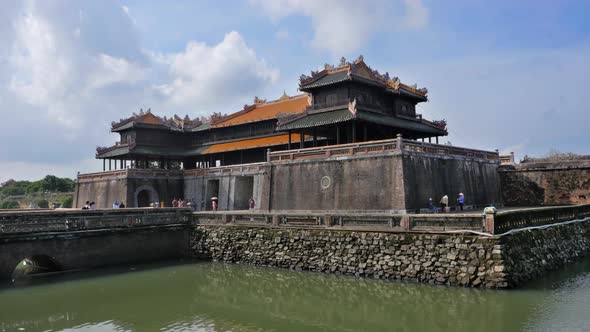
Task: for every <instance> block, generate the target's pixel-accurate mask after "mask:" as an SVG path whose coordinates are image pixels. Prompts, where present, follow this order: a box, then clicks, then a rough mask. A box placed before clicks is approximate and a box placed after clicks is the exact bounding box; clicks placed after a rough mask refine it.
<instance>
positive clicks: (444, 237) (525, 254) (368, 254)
mask: <svg viewBox="0 0 590 332" xmlns="http://www.w3.org/2000/svg"><path fill="white" fill-rule="evenodd" d="M191 251H192V254H193V255H194V256H195V257H199V258H205V259H212V260H214V261H219V262H228V263H239V264H251V265H260V266H271V267H281V268H289V269H295V270H304V271H315V272H325V273H335V274H343V275H351V276H359V277H369V278H376V279H387V280H406V281H413V282H421V283H430V284H443V285H453V286H468V287H482V288H511V287H517V286H520V285H522V284H523V283H525V282H526V281H529V280H532V279H534V278H535V277H538V276H540V275H542V274H543V273H545V272H547V271H551V270H555V269H558V268H559V267H561V266H564V265H565V264H567V263H569V262H571V261H573V260H576V259H577V258H579V257H582V256H585V255H588V254H589V253H590V222H580V223H572V224H568V225H563V226H555V227H549V228H546V229H537V230H532V231H524V232H517V233H514V234H510V235H504V236H499V237H498V236H494V237H489V236H477V235H469V234H465V233H463V234H448V233H447V234H435V233H434V234H433V233H418V232H412V233H393V232H378V231H372V232H371V231H350V230H327V229H300V228H299V229H297V228H291V229H279V228H268V227H251V226H250V227H248V226H227V225H225V226H224V225H199V226H196V227H195V228H194V229H193V231H192V234H191Z"/></svg>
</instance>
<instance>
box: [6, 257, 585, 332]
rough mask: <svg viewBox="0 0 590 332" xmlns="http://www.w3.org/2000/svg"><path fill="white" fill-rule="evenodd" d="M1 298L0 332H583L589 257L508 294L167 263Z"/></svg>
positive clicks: (41, 284)
mask: <svg viewBox="0 0 590 332" xmlns="http://www.w3.org/2000/svg"><path fill="white" fill-rule="evenodd" d="M0 299H1V301H0V331H18V330H21V331H60V330H65V329H67V330H68V331H90V330H91V331H156V330H161V331H187V330H190V331H582V330H584V329H585V328H587V326H589V325H590V318H589V317H588V315H587V312H588V311H589V310H590V258H586V259H583V260H582V261H579V262H577V263H575V264H571V265H569V266H567V267H565V268H562V269H561V270H559V271H556V272H552V273H548V274H547V275H546V276H545V277H543V278H541V279H538V280H537V281H535V282H533V283H529V284H526V285H524V287H523V288H521V289H517V290H507V291H498V290H479V289H468V288H459V287H445V286H430V285H422V284H414V283H402V282H387V281H381V280H372V279H359V278H354V277H344V276H337V275H328V274H320V273H310V272H296V271H290V270H285V269H274V268H261V267H250V266H241V265H226V264H220V263H208V262H182V263H177V262H172V263H170V264H159V265H147V266H125V267H119V268H114V269H108V270H97V271H93V272H78V273H70V274H64V275H58V276H54V277H52V278H50V279H47V278H45V279H44V280H42V281H37V280H36V281H35V282H33V283H32V284H28V285H20V286H12V285H10V284H4V285H2V288H0Z"/></svg>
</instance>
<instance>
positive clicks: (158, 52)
mask: <svg viewBox="0 0 590 332" xmlns="http://www.w3.org/2000/svg"><path fill="white" fill-rule="evenodd" d="M0 2H3V1H2V0H0ZM0 5H2V8H3V9H5V10H2V11H0V42H1V43H2V45H5V47H2V48H0V119H1V121H0V140H1V141H2V142H4V143H3V144H2V145H0V181H4V180H6V179H9V178H15V179H27V178H28V179H36V178H40V177H42V176H43V175H45V174H48V173H50V174H56V175H60V176H69V177H75V174H76V172H77V171H81V172H89V171H97V170H100V167H101V163H100V162H99V161H97V160H95V159H94V151H95V148H96V146H97V145H101V146H104V145H111V144H112V143H113V142H114V141H116V140H117V138H116V137H115V136H114V135H112V134H110V133H109V126H110V122H111V121H114V120H118V119H120V118H124V117H127V116H129V115H130V114H131V113H132V112H134V111H135V112H136V111H138V110H139V108H148V107H150V108H151V109H152V110H153V111H154V112H155V113H156V114H161V115H168V116H169V115H172V114H179V115H184V114H189V115H190V116H192V117H194V116H198V115H206V114H209V113H211V112H214V111H221V112H223V113H231V112H234V111H237V110H239V109H241V107H242V105H244V104H245V103H250V102H251V101H252V99H253V97H254V96H259V97H262V98H267V99H274V98H276V97H278V96H280V95H281V93H282V91H283V90H286V91H287V93H288V94H295V93H297V83H298V78H299V76H300V75H301V74H303V73H308V72H309V71H310V70H312V69H317V68H320V67H322V66H323V64H324V63H336V62H338V60H339V59H340V57H341V56H345V57H346V58H348V59H351V60H352V59H354V58H356V57H357V56H358V55H360V54H362V55H364V57H365V61H366V62H367V63H368V64H369V65H371V66H372V67H373V68H375V69H378V70H380V71H381V72H385V71H387V72H389V73H390V74H391V75H392V76H399V77H400V78H401V80H402V81H403V82H405V83H408V84H413V83H417V84H418V85H419V86H420V87H427V88H428V89H429V99H430V100H429V102H427V103H423V104H421V105H420V106H419V108H418V112H421V113H423V114H424V116H425V117H427V118H430V119H441V118H445V119H446V120H447V122H448V124H449V128H450V135H449V137H448V138H446V139H443V142H446V141H450V142H452V144H453V145H460V146H467V147H473V148H481V149H496V148H497V149H500V150H501V151H503V152H509V151H515V152H516V153H517V158H522V157H523V156H524V155H525V154H528V155H533V156H541V155H543V154H545V153H547V152H548V151H549V150H550V149H557V150H560V151H563V152H575V153H580V154H590V148H589V146H588V144H587V143H586V142H587V135H586V131H587V129H586V126H587V122H588V120H589V119H590V116H589V115H588V108H589V107H588V103H587V101H586V95H587V92H586V87H587V86H588V85H589V83H590V78H589V77H590V63H589V60H588V59H590V23H589V22H588V20H587V19H586V17H585V16H587V13H589V12H590V2H588V1H527V0H523V1H479V0H456V1H444V2H442V1H428V0H422V1H421V0H396V1H386V0H370V1H369V0H368V1H352V0H350V1H349V0H341V1H336V0H324V1H317V0H316V1H313V0H250V1H223V2H221V1H145V0H141V1H140V0H105V1H73V0H71V1H65V0H64V1H57V0H56V1H35V0H25V1H22V2H20V1H6V2H3V3H0Z"/></svg>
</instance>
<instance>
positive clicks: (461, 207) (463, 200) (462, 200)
mask: <svg viewBox="0 0 590 332" xmlns="http://www.w3.org/2000/svg"><path fill="white" fill-rule="evenodd" d="M457 202H459V209H461V211H463V205H465V196H464V195H463V193H459V197H457Z"/></svg>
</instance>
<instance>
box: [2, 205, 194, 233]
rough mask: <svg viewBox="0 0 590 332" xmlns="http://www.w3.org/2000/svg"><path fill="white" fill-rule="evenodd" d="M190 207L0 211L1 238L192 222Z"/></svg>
mask: <svg viewBox="0 0 590 332" xmlns="http://www.w3.org/2000/svg"><path fill="white" fill-rule="evenodd" d="M190 214H191V210H190V209H188V208H184V209H183V208H155V209H152V208H130V209H105V210H92V211H89V210H53V211H47V210H42V211H24V210H20V211H15V210H11V211H7V212H0V237H2V236H6V235H11V234H24V233H47V232H67V231H77V230H100V229H116V228H130V227H145V226H163V225H175V224H189V222H190V219H191V218H190Z"/></svg>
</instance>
